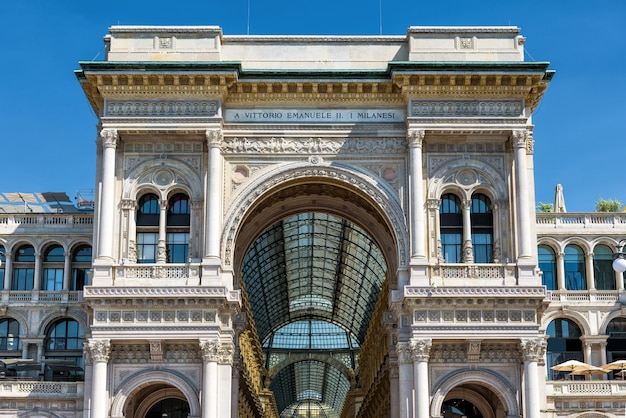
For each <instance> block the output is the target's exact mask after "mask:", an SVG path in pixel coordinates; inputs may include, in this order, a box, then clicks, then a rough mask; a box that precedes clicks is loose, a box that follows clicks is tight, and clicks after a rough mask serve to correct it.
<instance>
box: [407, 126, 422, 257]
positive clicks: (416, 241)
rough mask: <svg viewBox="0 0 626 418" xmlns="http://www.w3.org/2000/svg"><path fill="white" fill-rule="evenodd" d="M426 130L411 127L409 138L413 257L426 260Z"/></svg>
mask: <svg viewBox="0 0 626 418" xmlns="http://www.w3.org/2000/svg"><path fill="white" fill-rule="evenodd" d="M424 136H425V131H424V130H423V129H410V130H409V134H408V140H409V167H410V168H409V170H410V178H409V187H410V190H411V193H410V198H411V258H417V259H422V260H424V261H425V260H426V248H425V246H424V242H425V239H426V227H425V222H424V185H423V182H424V176H423V174H422V167H423V161H422V143H423V141H424Z"/></svg>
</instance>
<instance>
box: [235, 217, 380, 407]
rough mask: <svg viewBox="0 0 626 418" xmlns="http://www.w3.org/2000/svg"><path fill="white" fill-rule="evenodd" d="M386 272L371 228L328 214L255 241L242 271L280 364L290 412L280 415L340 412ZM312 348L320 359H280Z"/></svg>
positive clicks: (273, 362) (282, 395)
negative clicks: (366, 229) (365, 229)
mask: <svg viewBox="0 0 626 418" xmlns="http://www.w3.org/2000/svg"><path fill="white" fill-rule="evenodd" d="M385 276H386V264H385V260H384V258H383V255H382V253H381V251H380V249H379V248H378V246H377V245H376V244H375V243H374V242H373V240H372V239H371V238H370V237H369V236H368V235H367V234H366V233H365V231H363V229H361V228H360V227H359V226H357V225H356V224H354V223H352V222H350V221H348V220H346V219H342V218H339V217H337V216H333V215H329V214H325V213H303V214H299V215H293V216H289V217H286V218H284V219H283V220H281V221H279V222H277V223H275V224H274V225H272V226H270V227H269V228H267V229H266V230H265V231H264V232H263V233H262V234H261V235H260V236H259V237H258V238H257V239H256V241H255V242H254V243H253V244H252V245H251V247H250V249H249V250H248V253H247V254H246V256H245V258H244V262H243V268H242V277H243V281H244V283H245V289H246V294H247V296H248V300H249V302H250V306H251V310H252V315H253V317H254V323H255V326H256V330H257V333H258V336H259V339H260V341H261V343H262V345H263V349H264V351H265V353H266V360H267V363H266V364H267V366H268V368H273V367H275V366H278V370H275V374H274V376H273V378H272V381H271V385H270V388H271V389H272V391H273V392H274V394H275V398H276V402H277V406H278V408H279V411H283V412H284V413H288V415H281V416H290V417H292V416H293V417H299V416H305V415H301V412H299V411H304V410H305V409H306V410H310V411H313V410H315V411H317V412H316V413H317V414H318V415H316V416H320V417H323V416H328V417H334V416H338V414H339V413H340V412H341V408H342V406H343V402H344V400H345V396H346V393H347V392H348V390H349V389H350V378H349V376H348V375H347V373H346V370H348V369H355V368H356V362H357V358H358V351H359V348H360V345H361V344H362V343H363V341H364V339H365V334H366V332H367V329H368V327H369V323H370V319H371V316H372V314H373V313H374V309H375V304H376V301H377V300H378V296H379V293H380V289H381V287H382V284H383V282H384V280H385ZM311 352H314V353H317V357H316V358H315V360H311V359H310V358H309V359H308V360H306V359H304V358H303V359H302V360H301V361H296V362H293V361H292V362H289V361H286V362H285V365H284V366H282V367H281V366H280V364H281V361H283V360H284V359H285V358H288V356H286V354H287V353H291V354H293V353H311ZM320 355H321V356H322V357H320ZM323 356H326V361H324V360H323V358H324V357H323ZM320 358H322V360H320ZM344 366H345V367H344ZM289 411H291V412H289Z"/></svg>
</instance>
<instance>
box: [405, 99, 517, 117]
mask: <svg viewBox="0 0 626 418" xmlns="http://www.w3.org/2000/svg"><path fill="white" fill-rule="evenodd" d="M410 109H411V116H413V117H441V118H450V117H488V116H490V117H498V118H511V117H523V116H524V101H523V100H436V99H434V100H411V103H410Z"/></svg>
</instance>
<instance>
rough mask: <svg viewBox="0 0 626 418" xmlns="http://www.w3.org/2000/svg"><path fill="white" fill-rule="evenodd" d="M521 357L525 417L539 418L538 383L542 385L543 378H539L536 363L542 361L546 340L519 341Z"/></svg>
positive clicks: (530, 339)
mask: <svg viewBox="0 0 626 418" xmlns="http://www.w3.org/2000/svg"><path fill="white" fill-rule="evenodd" d="M520 346H521V350H522V358H523V359H524V392H525V395H526V396H525V400H526V405H525V408H524V411H525V414H524V416H525V417H526V418H539V417H540V416H541V402H540V400H539V393H540V390H539V385H540V384H541V385H543V384H544V383H543V380H544V379H541V381H540V379H539V373H538V371H537V363H539V362H541V361H543V356H544V354H545V352H546V346H547V344H546V341H545V340H544V339H543V338H529V339H522V340H521V341H520Z"/></svg>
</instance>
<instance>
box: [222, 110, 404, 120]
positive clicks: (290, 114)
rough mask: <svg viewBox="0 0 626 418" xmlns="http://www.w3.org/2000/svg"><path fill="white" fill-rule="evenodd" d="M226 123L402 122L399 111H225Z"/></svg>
mask: <svg viewBox="0 0 626 418" xmlns="http://www.w3.org/2000/svg"><path fill="white" fill-rule="evenodd" d="M224 120H225V121H226V122H240V123H255V122H256V123H260V122H263V123H372V122H376V123H381V122H382V123H389V122H394V123H396V122H404V112H403V111H402V110H399V109H226V110H224Z"/></svg>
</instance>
